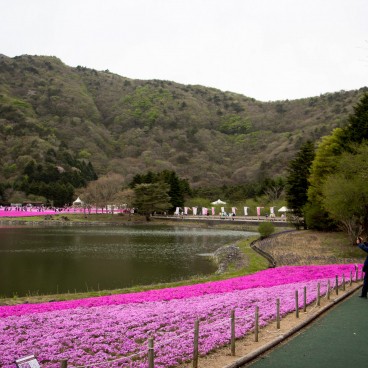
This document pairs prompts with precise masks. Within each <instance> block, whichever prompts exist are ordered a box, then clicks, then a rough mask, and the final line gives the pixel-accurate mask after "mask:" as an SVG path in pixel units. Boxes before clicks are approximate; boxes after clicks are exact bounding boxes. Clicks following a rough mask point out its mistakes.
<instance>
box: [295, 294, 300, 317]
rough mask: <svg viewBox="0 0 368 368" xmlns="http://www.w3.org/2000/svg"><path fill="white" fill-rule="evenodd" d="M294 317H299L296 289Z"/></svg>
mask: <svg viewBox="0 0 368 368" xmlns="http://www.w3.org/2000/svg"><path fill="white" fill-rule="evenodd" d="M295 317H296V318H299V298H298V290H295Z"/></svg>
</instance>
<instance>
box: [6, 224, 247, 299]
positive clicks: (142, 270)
mask: <svg viewBox="0 0 368 368" xmlns="http://www.w3.org/2000/svg"><path fill="white" fill-rule="evenodd" d="M247 235H248V236H250V235H252V233H246V232H242V231H228V230H215V229H194V228H190V229H189V228H181V227H178V228H176V227H165V226H141V225H140V226H129V227H119V228H117V227H88V228H87V227H83V228H79V227H69V226H68V227H47V228H41V227H32V228H29V227H0V295H1V296H12V295H13V294H15V293H16V294H17V295H25V294H27V293H29V292H30V293H32V294H34V293H37V292H38V293H40V294H45V293H55V292H68V291H69V292H74V291H86V290H87V289H88V290H91V289H93V290H98V289H100V290H102V289H113V288H122V287H129V286H133V285H137V284H151V283H157V282H169V281H173V280H177V279H182V278H188V277H190V276H192V275H200V274H201V275H205V274H209V273H212V272H214V271H215V269H216V267H215V266H214V265H213V264H212V263H211V262H209V261H208V258H206V257H203V256H199V255H200V254H206V253H211V252H213V251H215V250H216V249H217V248H218V247H220V246H222V245H224V244H230V243H233V242H235V241H236V240H238V239H240V238H243V237H244V236H247Z"/></svg>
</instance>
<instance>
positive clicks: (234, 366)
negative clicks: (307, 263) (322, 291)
mask: <svg viewBox="0 0 368 368" xmlns="http://www.w3.org/2000/svg"><path fill="white" fill-rule="evenodd" d="M361 287H362V284H361V283H359V285H356V286H355V287H354V288H353V289H351V290H349V291H348V292H346V293H345V294H343V295H341V296H339V297H337V298H336V299H334V300H332V301H331V303H330V304H328V305H325V306H324V307H323V308H321V309H320V310H319V311H318V312H317V313H316V314H314V315H313V316H310V317H308V318H307V319H306V320H304V321H303V322H302V323H300V324H299V325H298V326H295V327H293V328H292V329H291V330H289V331H288V332H286V333H285V334H283V335H281V336H278V337H277V338H275V339H274V340H272V341H271V342H269V343H267V344H265V345H263V346H261V347H260V348H258V349H257V350H254V351H252V352H251V353H249V354H247V355H245V356H243V357H241V358H240V359H238V360H236V361H235V362H233V363H231V364H229V365H226V366H224V367H223V368H238V367H241V366H242V365H244V364H246V363H249V362H250V361H251V360H254V359H255V358H257V357H258V356H260V355H261V354H263V353H265V352H266V351H267V350H270V349H272V348H273V347H275V346H276V345H278V344H280V343H281V342H283V341H285V340H286V339H287V338H289V337H290V336H292V335H294V334H295V333H296V332H298V331H299V330H301V329H302V328H304V327H305V326H307V325H309V324H310V323H311V322H313V321H314V320H315V319H317V318H318V317H319V316H321V315H322V314H323V313H325V312H326V311H328V310H329V309H330V308H332V307H333V306H335V305H336V304H338V303H340V302H341V301H342V300H344V299H346V298H347V297H348V296H350V295H351V294H353V293H354V292H356V291H357V290H358V289H359V288H361Z"/></svg>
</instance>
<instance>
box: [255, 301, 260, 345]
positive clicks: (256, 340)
mask: <svg viewBox="0 0 368 368" xmlns="http://www.w3.org/2000/svg"><path fill="white" fill-rule="evenodd" d="M258 322H259V307H258V305H257V306H256V311H255V316H254V341H255V342H258Z"/></svg>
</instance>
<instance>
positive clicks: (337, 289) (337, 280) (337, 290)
mask: <svg viewBox="0 0 368 368" xmlns="http://www.w3.org/2000/svg"><path fill="white" fill-rule="evenodd" d="M336 295H339V276H337V275H336Z"/></svg>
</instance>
